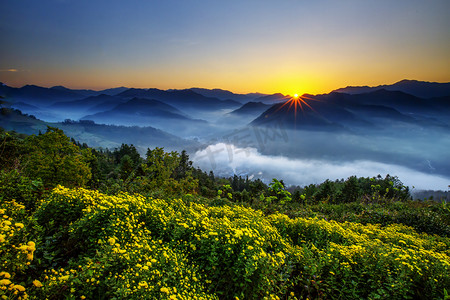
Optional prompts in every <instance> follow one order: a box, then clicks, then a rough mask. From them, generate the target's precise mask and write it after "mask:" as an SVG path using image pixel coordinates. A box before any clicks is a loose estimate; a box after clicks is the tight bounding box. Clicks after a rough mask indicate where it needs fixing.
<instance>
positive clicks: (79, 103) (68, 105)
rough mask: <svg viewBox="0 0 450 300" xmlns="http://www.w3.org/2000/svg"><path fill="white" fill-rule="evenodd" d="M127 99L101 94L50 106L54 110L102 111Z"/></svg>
mask: <svg viewBox="0 0 450 300" xmlns="http://www.w3.org/2000/svg"><path fill="white" fill-rule="evenodd" d="M125 101H126V100H124V99H123V98H120V97H114V96H109V95H106V94H101V95H98V96H90V97H87V98H84V99H80V100H73V101H65V102H57V103H54V104H52V105H51V106H49V108H50V109H54V110H76V111H80V112H102V111H107V110H110V109H113V108H114V107H116V106H117V105H118V104H120V103H123V102H125Z"/></svg>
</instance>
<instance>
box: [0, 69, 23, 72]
mask: <svg viewBox="0 0 450 300" xmlns="http://www.w3.org/2000/svg"><path fill="white" fill-rule="evenodd" d="M0 72H19V70H17V69H2V70H0Z"/></svg>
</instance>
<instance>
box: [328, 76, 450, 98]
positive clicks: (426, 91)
mask: <svg viewBox="0 0 450 300" xmlns="http://www.w3.org/2000/svg"><path fill="white" fill-rule="evenodd" d="M380 89H385V90H388V91H400V92H404V93H407V94H410V95H413V96H416V97H420V98H425V99H428V98H434V97H444V96H450V83H437V82H426V81H417V80H406V79H405V80H401V81H399V82H396V83H394V84H391V85H379V86H375V87H369V86H348V87H345V88H340V89H337V90H334V92H339V93H346V94H362V93H368V92H373V91H376V90H380Z"/></svg>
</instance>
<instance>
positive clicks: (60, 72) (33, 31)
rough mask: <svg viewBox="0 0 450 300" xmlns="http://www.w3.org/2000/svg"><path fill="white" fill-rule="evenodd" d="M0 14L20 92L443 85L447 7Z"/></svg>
mask: <svg viewBox="0 0 450 300" xmlns="http://www.w3.org/2000/svg"><path fill="white" fill-rule="evenodd" d="M0 12H1V17H0V45H1V47H0V81H1V82H3V83H5V84H7V85H10V86H16V87H20V86H23V85H25V84H36V85H41V86H47V87H51V86H54V85H64V86H66V87H69V88H92V89H97V90H99V89H104V88H111V87H118V86H126V87H136V88H150V87H154V88H160V89H171V88H175V89H182V88H191V87H202V88H222V89H227V90H231V91H234V92H236V93H250V92H261V93H276V92H281V93H284V94H291V95H293V94H295V93H298V94H303V93H310V94H320V93H328V92H330V91H331V90H334V89H337V88H340V87H345V86H348V85H353V86H355V85H370V86H374V85H380V84H391V83H395V82H397V81H400V80H402V79H416V80H424V81H433V82H450V54H449V53H450V30H449V28H450V1H448V0H429V1H424V0H396V1H392V0H387V1H386V0H377V1H363V0H341V1H327V0H315V1H310V0H308V1H302V0H296V1H294V0H283V1H275V0H273V1H265V0H257V1H253V0H247V1H244V0H240V1H235V0H228V1H215V0H210V1H206V0H205V1H194V0H180V1H174V0H148V1H144V0H141V1H138V0H127V1H125V0H122V1H119V0H39V1H36V0H0Z"/></svg>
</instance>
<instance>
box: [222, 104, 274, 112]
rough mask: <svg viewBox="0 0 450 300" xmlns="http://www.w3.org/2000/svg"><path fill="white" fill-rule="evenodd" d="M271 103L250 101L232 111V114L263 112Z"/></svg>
mask: <svg viewBox="0 0 450 300" xmlns="http://www.w3.org/2000/svg"><path fill="white" fill-rule="evenodd" d="M270 106H271V105H269V104H264V103H262V102H248V103H246V104H244V105H242V106H241V107H239V108H238V109H236V110H233V111H232V112H230V113H229V114H230V115H249V114H257V115H259V114H261V113H262V112H264V111H265V110H267V109H268V108H269V107H270Z"/></svg>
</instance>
